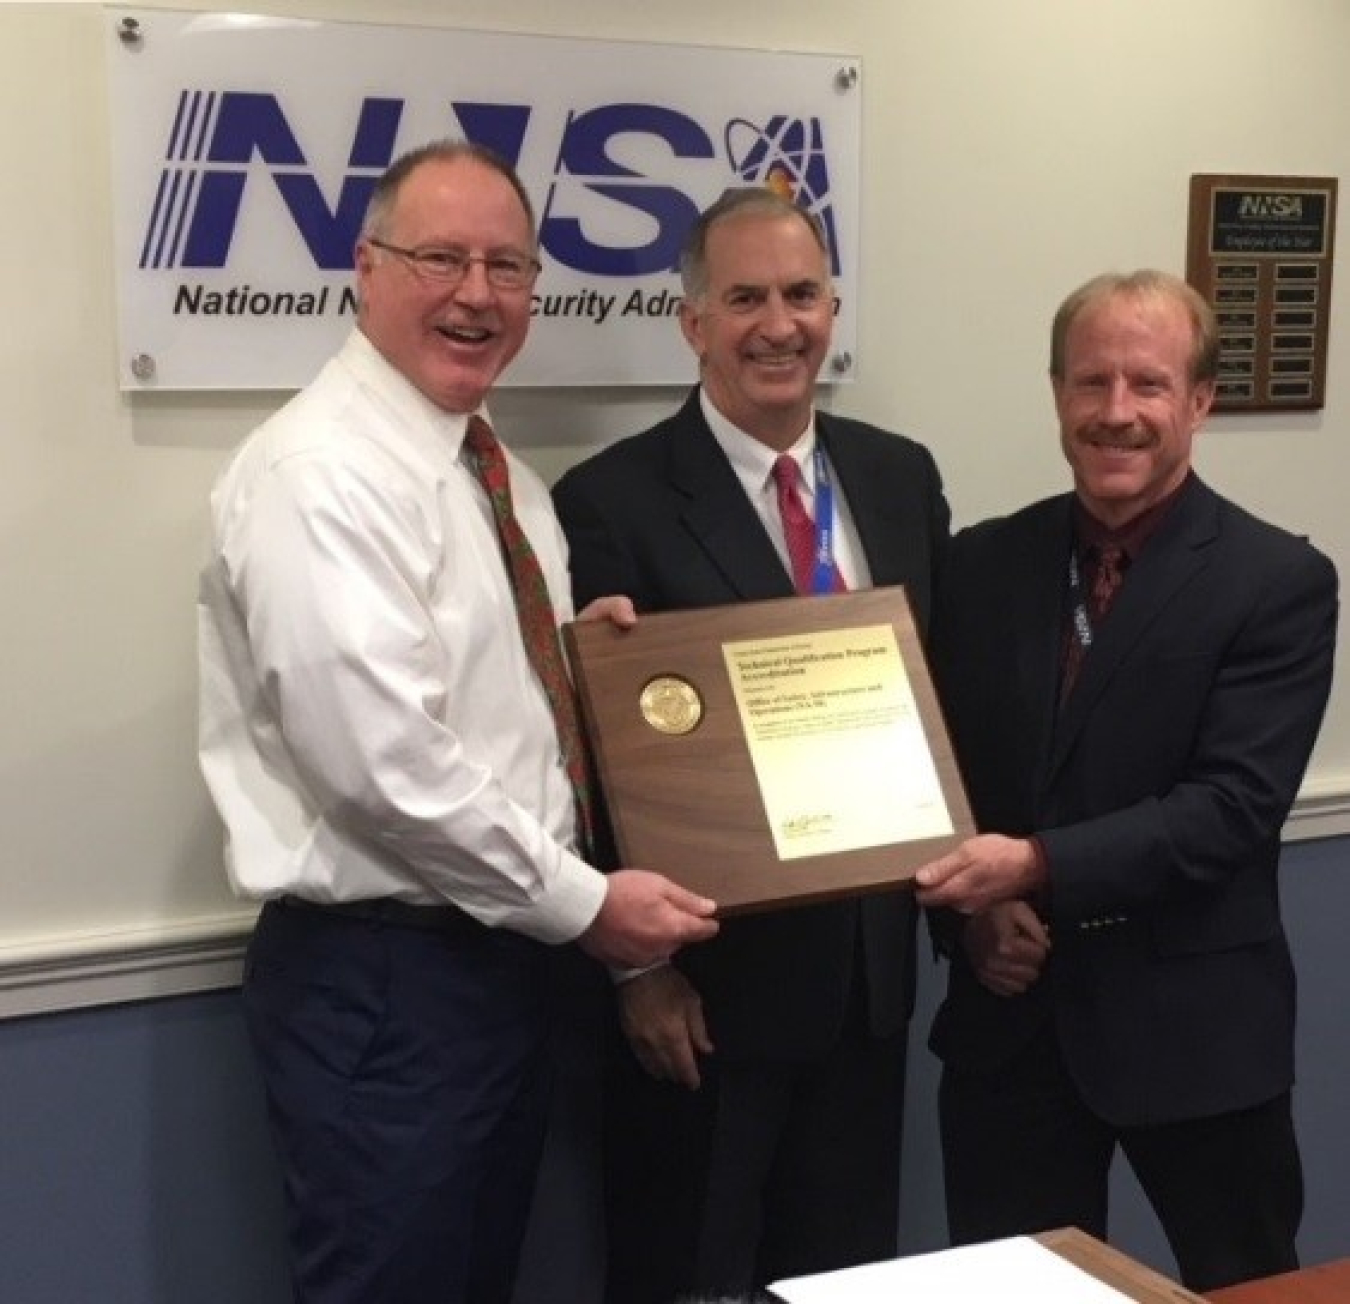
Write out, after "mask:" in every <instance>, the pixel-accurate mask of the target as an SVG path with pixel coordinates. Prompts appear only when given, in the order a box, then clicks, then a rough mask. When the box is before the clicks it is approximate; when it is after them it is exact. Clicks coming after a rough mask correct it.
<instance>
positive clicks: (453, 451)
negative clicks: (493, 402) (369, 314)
mask: <svg viewBox="0 0 1350 1304" xmlns="http://www.w3.org/2000/svg"><path fill="white" fill-rule="evenodd" d="M341 357H342V361H343V362H344V363H345V364H346V365H347V366H348V367H350V368H351V370H352V371H353V373H355V375H356V377H357V379H358V380H360V381H361V382H362V384H364V385H366V386H368V387H369V388H371V389H373V390H374V391H375V392H376V393H378V394H379V395H380V397H381V398H382V399H384V401H385V403H386V404H387V405H388V406H389V408H390V409H391V411H392V414H393V417H394V420H395V423H396V424H397V427H398V428H399V429H400V430H402V431H404V432H405V433H406V434H407V435H408V437H409V438H411V439H412V440H414V441H415V442H416V443H418V444H419V445H425V446H427V448H428V451H430V452H431V453H432V454H433V455H436V454H439V455H441V456H443V455H444V454H445V453H446V452H447V451H448V452H449V454H450V457H451V458H452V459H454V458H458V457H459V455H460V449H461V448H462V446H463V444H464V436H465V433H466V432H467V431H468V428H469V417H470V415H475V416H480V417H482V418H483V420H485V421H486V422H487V423H488V424H489V425H491V424H492V418H491V417H490V416H489V415H488V411H487V407H486V405H484V404H480V405H479V407H478V409H477V411H476V412H475V413H472V414H471V413H468V412H447V411H445V410H444V409H443V408H440V407H437V406H436V404H435V403H433V402H432V401H431V400H430V399H429V398H427V396H426V395H425V394H423V393H422V391H421V390H420V389H418V388H417V386H416V385H414V384H413V383H412V381H410V380H409V379H408V378H407V376H405V375H404V374H403V373H402V372H401V371H399V370H398V368H397V367H395V366H394V365H393V364H392V363H391V362H390V361H389V360H388V359H387V358H386V357H385V356H384V354H382V353H381V352H380V351H379V349H377V348H376V347H375V345H374V344H373V343H371V341H370V339H369V337H368V336H367V335H366V334H365V333H364V332H363V331H362V330H361V329H360V328H359V327H357V328H356V329H354V330H353V331H352V333H351V334H350V335H349V336H348V338H347V342H346V344H345V345H343V348H342V354H341Z"/></svg>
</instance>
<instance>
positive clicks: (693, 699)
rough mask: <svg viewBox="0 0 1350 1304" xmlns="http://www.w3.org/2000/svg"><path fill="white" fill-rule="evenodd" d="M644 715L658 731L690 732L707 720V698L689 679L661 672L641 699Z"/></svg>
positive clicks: (640, 705)
mask: <svg viewBox="0 0 1350 1304" xmlns="http://www.w3.org/2000/svg"><path fill="white" fill-rule="evenodd" d="M638 708H639V709H640V710H641V712H642V718H643V719H644V720H646V722H647V723H648V724H649V725H651V727H652V728H653V729H655V730H656V731H657V732H658V733H663V734H687V733H688V732H689V731H690V730H691V729H692V728H694V726H695V725H697V724H698V722H699V721H700V720H701V719H703V699H702V698H701V697H699V695H698V689H696V688H695V687H694V686H693V684H691V683H689V681H688V680H685V679H680V678H678V677H677V676H675V675H658V676H657V677H656V678H655V679H653V680H650V681H649V682H648V684H647V686H646V687H645V688H644V689H643V690H642V696H641V697H639V698H638Z"/></svg>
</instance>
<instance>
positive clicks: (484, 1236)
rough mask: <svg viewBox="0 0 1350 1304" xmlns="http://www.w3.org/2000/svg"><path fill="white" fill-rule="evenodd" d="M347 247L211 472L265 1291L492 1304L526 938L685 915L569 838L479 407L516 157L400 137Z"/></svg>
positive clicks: (528, 1061) (561, 589)
mask: <svg viewBox="0 0 1350 1304" xmlns="http://www.w3.org/2000/svg"><path fill="white" fill-rule="evenodd" d="M355 261H356V281H357V288H358V293H359V300H360V310H359V313H358V317H357V328H356V330H355V331H353V332H352V334H351V335H350V336H349V338H348V340H347V342H346V343H345V344H344V346H343V347H342V350H341V351H340V352H339V353H338V354H337V356H336V357H334V358H333V359H332V360H331V361H330V362H329V363H328V365H327V366H326V367H325V368H324V370H323V371H322V372H321V373H320V375H319V376H318V377H317V378H316V379H315V380H314V381H313V382H312V383H311V384H310V385H309V387H308V388H307V389H305V390H304V391H303V392H302V393H300V394H299V395H298V396H297V397H296V398H294V399H293V400H292V401H291V402H290V403H288V404H287V405H286V406H285V407H284V408H283V409H282V410H281V411H280V412H279V413H277V414H276V415H275V416H274V417H272V419H271V420H269V421H268V422H266V423H265V424H264V425H263V426H262V427H260V428H259V429H258V430H257V431H255V432H254V434H253V435H252V436H251V437H250V439H249V440H248V441H247V442H246V443H245V444H244V446H243V448H242V449H241V450H240V451H239V453H238V454H237V455H236V456H235V458H234V459H233V461H232V462H231V463H230V465H229V466H228V467H227V468H226V470H225V472H224V474H223V475H222V476H221V479H220V481H219V483H218V484H217V486H216V489H215V492H214V494H213V496H212V503H211V505H212V519H213V526H214V531H213V554H212V557H211V560H210V562H209V564H208V566H207V568H206V571H205V573H204V575H203V579H202V596H201V606H200V624H201V663H202V713H201V745H202V768H203V772H204V773H205V775H206V779H207V781H208V784H209V786H210V788H211V791H212V795H213V796H214V797H215V800H216V803H217V805H218V806H219V809H220V812H221V814H222V816H223V818H224V821H225V824H226V829H227V833H228V836H229V848H228V861H229V869H230V874H231V879H232V881H233V884H234V886H235V887H236V889H237V890H238V891H239V892H241V893H243V894H245V895H247V896H249V897H252V898H255V899H260V900H262V901H263V902H264V903H265V904H264V905H263V907H262V912H261V915H260V917H259V922H258V927H257V929H256V931H255V933H254V936H253V939H252V942H251V943H250V946H249V953H248V961H247V967H246V972H245V978H244V1008H245V1013H246V1016H247V1020H248V1026H249V1032H250V1034H251V1037H252V1040H253V1044H254V1049H255V1051H256V1053H257V1057H258V1060H259V1063H260V1065H261V1067H262V1071H263V1078H264V1083H265V1086H266V1089H267V1100H268V1109H269V1115H270V1118H271V1123H272V1130H273V1136H274V1139H275V1141H276V1146H277V1150H278V1153H279V1156H280V1158H281V1163H282V1170H283V1175H284V1178H285V1187H286V1196H287V1204H288V1211H289V1215H290V1226H289V1232H290V1248H291V1259H292V1272H293V1277H294V1286H295V1298H296V1300H297V1301H302V1302H303V1304H373V1301H380V1302H381V1304H507V1302H508V1301H509V1299H510V1297H511V1291H512V1284H513V1279H514V1276H515V1270H516V1259H517V1255H518V1251H519V1247H520V1241H521V1236H522V1232H523V1229H524V1224H525V1218H526V1214H527V1211H528V1205H529V1198H530V1195H531V1192H532V1189H533V1185H534V1176H535V1168H536V1164H537V1160H538V1156H539V1149H540V1144H541V1142H542V1137H543V1128H544V1103H545V1096H546V1086H547V1073H546V1070H547V1064H546V1054H545V1033H546V1017H545V1015H546V1010H547V1007H548V1002H547V999H546V997H547V992H546V990H545V988H546V985H547V978H548V972H547V969H546V968H545V963H544V962H545V956H546V953H547V949H548V944H557V943H563V942H568V941H571V940H573V939H575V940H577V941H578V942H579V943H580V945H581V946H582V947H583V948H584V949H585V950H586V951H588V952H589V953H590V954H592V955H593V956H595V957H596V958H598V959H599V960H601V961H604V962H605V963H607V964H630V965H645V964H651V963H654V962H658V961H661V960H665V959H667V958H668V957H669V956H670V954H671V953H672V952H673V951H675V950H676V949H677V948H678V947H680V946H681V945H683V944H685V943H687V942H692V941H699V940H702V939H704V938H707V937H710V936H712V934H713V933H715V931H716V927H717V925H716V923H715V922H714V921H713V920H712V918H711V917H710V916H711V914H712V911H713V908H714V907H713V903H712V902H711V901H706V900H703V899H702V898H699V897H695V896H693V895H692V894H691V893H689V892H686V891H684V890H683V889H682V888H679V887H677V886H676V885H675V884H673V883H670V882H669V881H667V880H666V879H664V878H662V877H661V876H659V875H657V874H653V873H649V872H646V871H641V870H619V871H617V872H615V873H611V874H610V875H608V876H606V875H604V874H602V873H600V872H599V871H598V870H596V869H594V868H592V866H591V865H590V864H588V863H587V862H586V860H584V859H583V858H582V857H583V854H584V851H585V849H584V846H583V845H582V844H583V841H584V838H583V833H584V828H585V824H586V813H587V811H588V810H589V803H588V798H587V794H586V790H585V784H584V782H582V781H581V779H580V777H579V776H580V773H581V771H580V770H577V769H575V768H574V766H573V765H572V762H573V761H574V760H580V759H581V757H580V756H579V755H577V754H575V753H573V752H572V749H571V747H570V743H571V742H575V741H577V739H578V735H577V733H576V730H575V728H571V727H569V718H568V711H569V709H570V708H571V700H570V696H569V691H570V685H568V683H567V680H566V675H565V672H563V669H562V662H561V659H560V658H561V652H560V650H559V648H558V646H557V635H556V621H557V619H558V618H560V617H561V618H567V617H568V616H569V615H570V610H571V606H570V599H569V595H568V592H567V571H566V563H565V552H564V546H563V540H562V537H561V533H560V531H559V530H558V526H557V521H556V519H555V518H554V516H553V512H552V508H551V505H550V502H549V498H548V494H547V492H546V491H545V489H544V487H543V485H542V483H541V482H540V481H539V480H538V478H537V477H536V476H534V475H533V474H532V473H531V472H530V471H529V469H528V468H527V467H525V466H524V465H523V464H522V463H521V462H519V461H517V460H516V459H515V458H514V457H512V456H510V455H509V454H508V453H506V452H505V450H504V449H503V448H502V447H501V445H500V443H499V442H498V441H497V439H496V437H495V435H494V434H493V432H492V430H491V427H490V425H489V424H488V422H487V409H486V407H485V403H486V399H487V396H488V393H489V391H490V390H491V388H492V386H493V384H494V382H495V381H496V379H497V377H498V375H500V374H501V372H502V370H503V369H504V368H505V367H506V366H507V365H508V364H509V363H510V362H511V360H512V359H513V358H514V357H515V356H516V353H517V352H518V351H519V349H520V347H521V345H522V344H523V343H524V341H525V336H526V333H527V331H528V329H529V321H530V288H531V286H532V285H533V284H534V279H535V275H536V273H537V272H538V270H539V263H538V258H537V250H536V247H535V232H534V217H533V213H532V211H531V207H530V203H529V199H528V197H527V196H526V194H525V191H524V189H523V188H522V187H521V184H520V181H519V180H518V178H517V177H516V176H515V174H514V172H512V171H511V169H510V168H509V167H508V166H507V165H506V164H505V163H504V162H503V161H502V160H501V159H500V158H498V157H497V156H496V155H494V154H491V153H490V152H488V151H486V150H482V149H479V148H477V147H474V146H471V145H467V144H464V143H461V142H442V143H438V144H433V145H428V146H424V147H423V148H421V149H418V150H414V151H412V152H411V153H409V154H407V155H405V156H404V157H403V158H401V159H399V160H397V161H396V162H395V163H394V164H393V166H392V167H391V168H390V169H389V170H388V172H386V173H385V175H384V176H383V177H382V178H381V179H380V180H379V182H378V183H377V184H376V186H375V189H374V192H373V194H372V196H371V200H370V206H369V209H368V212H367V214H366V219H365V223H364V225H363V227H362V230H361V234H360V237H359V239H358V241H357V245H356V254H355ZM522 577H523V579H524V580H527V581H528V580H529V579H533V580H534V581H535V583H533V584H524V583H519V582H518V580H520V579H521V578H522ZM526 589H528V594H529V596H528V597H521V593H522V591H524V590H526ZM518 597H520V599H521V600H520V605H519V610H518V602H517V599H518ZM583 614H586V613H583ZM591 614H595V615H610V616H611V617H612V618H614V619H616V620H618V621H619V622H620V623H631V620H632V611H631V607H629V606H628V604H627V603H626V602H623V601H614V600H609V601H602V602H600V603H598V604H596V608H595V610H594V611H593V612H592V613H591ZM555 671H556V672H557V673H556V674H555V673H554V672H555Z"/></svg>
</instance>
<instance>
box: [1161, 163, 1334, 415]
mask: <svg viewBox="0 0 1350 1304" xmlns="http://www.w3.org/2000/svg"><path fill="white" fill-rule="evenodd" d="M1335 232H1336V178H1335V177H1264V176H1263V177H1256V176H1218V175H1211V174H1201V175H1197V176H1193V177H1192V178H1191V203H1190V230H1189V236H1188V241H1187V253H1186V279H1187V280H1188V281H1189V282H1190V283H1191V284H1192V285H1193V286H1194V287H1195V288H1196V289H1197V290H1199V291H1200V293H1201V294H1202V295H1204V297H1205V298H1206V299H1208V300H1209V302H1210V304H1211V305H1212V306H1213V308H1214V312H1215V314H1216V316H1217V317H1218V319H1219V377H1218V383H1217V385H1216V386H1215V390H1214V411H1216V412H1242V411H1274V410H1284V409H1287V410H1294V411H1297V410H1300V409H1308V408H1320V407H1321V406H1322V405H1323V402H1324V397H1325V393H1326V362H1327V332H1328V326H1329V323H1330V319H1331V268H1332V255H1333V253H1334V249H1333V240H1334V237H1335Z"/></svg>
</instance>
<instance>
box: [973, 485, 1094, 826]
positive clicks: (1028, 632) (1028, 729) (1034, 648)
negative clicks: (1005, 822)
mask: <svg viewBox="0 0 1350 1304" xmlns="http://www.w3.org/2000/svg"><path fill="white" fill-rule="evenodd" d="M1071 503H1072V499H1071V498H1070V497H1069V496H1068V495H1065V496H1064V497H1061V498H1057V499H1053V500H1051V501H1050V502H1049V503H1048V504H1047V505H1046V510H1045V511H1044V512H1042V513H1040V514H1039V516H1038V517H1037V518H1036V520H1035V521H1034V522H1033V528H1032V530H1031V531H1030V533H1029V535H1028V537H1027V538H1026V540H1025V541H1024V547H1023V549H1022V550H1020V553H1019V555H1018V556H1014V557H1010V558H1008V559H1007V564H1006V567H1005V566H1002V565H997V564H996V565H995V568H994V570H993V572H992V580H993V582H994V583H995V584H1002V583H1004V582H1008V583H1009V584H1010V586H1011V589H1012V592H1013V593H1014V594H1016V595H1017V597H1016V600H1015V601H1013V602H1012V603H1011V604H1008V603H1007V602H1006V598H1005V595H1003V594H1000V593H997V592H995V593H990V594H988V595H987V601H989V602H990V603H992V604H993V606H994V607H995V609H998V610H1007V612H1008V620H1009V629H1008V631H1007V640H1008V642H1007V647H1006V648H1005V649H1002V650H1001V653H1000V654H1002V655H1007V656H1010V657H1015V658H1016V659H1017V661H1016V665H1015V666H1014V667H1013V672H1014V673H1013V674H1012V676H1011V682H1012V683H1015V684H1017V685H1018V686H1019V689H1020V691H1021V693H1022V696H1023V701H1022V711H1021V713H1020V716H1019V718H1020V719H1021V720H1022V723H1023V728H1022V730H1021V731H1020V733H1021V736H1020V737H1017V738H1014V739H1009V740H1008V741H1009V745H1010V746H1014V747H1018V748H1025V749H1026V750H1025V752H1024V763H1023V765H1021V766H1019V767H1018V771H1019V773H1022V774H1023V775H1024V776H1025V779H1026V781H1027V783H1028V785H1029V790H1030V791H1036V790H1038V789H1039V778H1040V776H1041V775H1044V774H1045V773H1046V772H1047V767H1048V766H1049V764H1050V760H1051V747H1052V745H1053V743H1054V737H1055V724H1056V716H1057V714H1058V711H1059V671H1060V661H1061V659H1062V655H1063V642H1064V584H1065V577H1066V569H1067V566H1068V559H1069V547H1070V542H1071V540H1072V538H1073V527H1072V521H1071V517H1070V513H1069V509H1070V505H1071ZM1009 575H1011V576H1012V578H1011V580H1010V581H1008V580H1005V577H1007V576H1009ZM1028 809H1030V806H1028Z"/></svg>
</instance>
